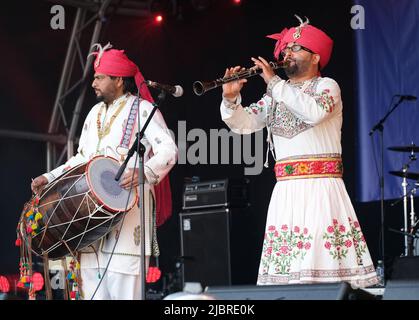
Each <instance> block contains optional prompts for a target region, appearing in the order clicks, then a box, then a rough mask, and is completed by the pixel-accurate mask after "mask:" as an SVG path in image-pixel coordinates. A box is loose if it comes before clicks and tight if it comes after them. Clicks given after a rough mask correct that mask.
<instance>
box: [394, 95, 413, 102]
mask: <svg viewBox="0 0 419 320" xmlns="http://www.w3.org/2000/svg"><path fill="white" fill-rule="evenodd" d="M396 97H400V99H401V100H407V101H414V100H417V99H418V98H417V97H416V96H411V95H408V94H407V95H403V94H396Z"/></svg>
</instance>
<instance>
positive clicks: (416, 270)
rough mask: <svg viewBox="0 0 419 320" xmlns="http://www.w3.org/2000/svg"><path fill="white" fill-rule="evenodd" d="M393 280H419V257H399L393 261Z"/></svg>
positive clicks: (391, 277)
mask: <svg viewBox="0 0 419 320" xmlns="http://www.w3.org/2000/svg"><path fill="white" fill-rule="evenodd" d="M390 279H392V280H408V279H410V280H412V279H416V280H419V257H418V256H413V257H399V258H397V259H396V260H395V261H394V263H393V271H392V272H391V276H390Z"/></svg>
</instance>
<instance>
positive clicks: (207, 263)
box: [179, 208, 263, 288]
mask: <svg viewBox="0 0 419 320" xmlns="http://www.w3.org/2000/svg"><path fill="white" fill-rule="evenodd" d="M179 216H180V239H181V255H182V257H183V266H182V274H183V282H199V283H201V285H202V287H203V288H205V287H206V286H210V285H211V286H213V285H218V286H221V285H232V284H253V283H255V282H256V278H257V271H258V266H259V260H260V250H261V247H262V241H263V238H261V237H263V233H260V234H258V233H259V230H257V229H256V228H255V227H253V228H252V227H251V221H250V217H251V214H250V211H249V209H246V208H242V209H229V208H219V209H213V210H205V211H196V212H181V213H180V215H179ZM259 238H261V239H259Z"/></svg>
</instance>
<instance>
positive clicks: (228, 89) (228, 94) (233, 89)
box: [223, 66, 247, 103]
mask: <svg viewBox="0 0 419 320" xmlns="http://www.w3.org/2000/svg"><path fill="white" fill-rule="evenodd" d="M242 70H245V68H242V67H240V66H236V67H233V68H227V69H226V71H225V73H224V77H230V76H232V75H234V74H235V73H237V72H240V71H242ZM246 82H247V79H240V80H237V81H231V82H227V83H225V84H223V97H224V98H225V99H227V100H228V101H230V102H233V103H234V102H236V99H237V96H238V95H239V93H240V90H241V89H242V88H243V85H244V84H245V83H246Z"/></svg>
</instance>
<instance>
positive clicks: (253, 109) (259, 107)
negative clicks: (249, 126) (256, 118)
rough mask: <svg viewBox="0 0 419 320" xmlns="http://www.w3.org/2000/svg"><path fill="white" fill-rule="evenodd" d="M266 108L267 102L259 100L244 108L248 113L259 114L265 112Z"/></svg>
mask: <svg viewBox="0 0 419 320" xmlns="http://www.w3.org/2000/svg"><path fill="white" fill-rule="evenodd" d="M264 108H265V102H263V100H259V101H258V102H257V103H252V104H251V105H250V106H248V107H245V108H243V109H244V110H245V111H246V112H247V113H248V114H258V113H260V112H263V110H264Z"/></svg>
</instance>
